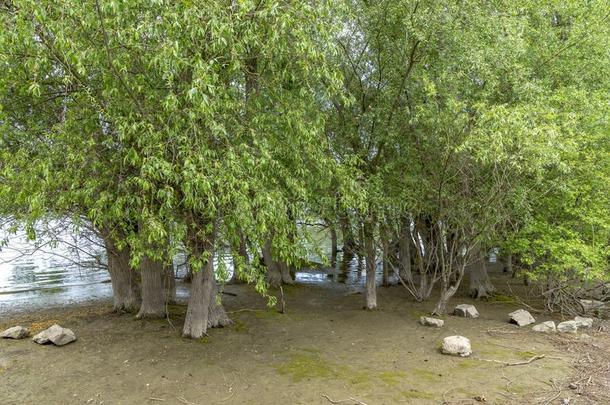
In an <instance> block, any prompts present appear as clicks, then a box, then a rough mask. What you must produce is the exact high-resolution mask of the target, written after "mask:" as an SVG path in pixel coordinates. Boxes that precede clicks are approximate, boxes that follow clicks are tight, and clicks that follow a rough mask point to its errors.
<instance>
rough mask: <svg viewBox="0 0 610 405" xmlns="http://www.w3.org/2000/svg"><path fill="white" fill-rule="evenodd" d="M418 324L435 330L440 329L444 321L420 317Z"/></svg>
mask: <svg viewBox="0 0 610 405" xmlns="http://www.w3.org/2000/svg"><path fill="white" fill-rule="evenodd" d="M419 323H421V324H422V325H424V326H434V327H436V328H442V327H443V325H444V324H445V321H443V320H442V319H436V318H430V317H428V316H422V317H420V318H419Z"/></svg>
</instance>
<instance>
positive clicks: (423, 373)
mask: <svg viewBox="0 0 610 405" xmlns="http://www.w3.org/2000/svg"><path fill="white" fill-rule="evenodd" d="M412 373H413V375H415V376H416V377H417V378H419V379H422V380H426V381H434V382H438V380H439V379H440V378H441V376H439V375H438V373H435V372H433V371H429V370H422V369H421V368H416V369H414V370H412Z"/></svg>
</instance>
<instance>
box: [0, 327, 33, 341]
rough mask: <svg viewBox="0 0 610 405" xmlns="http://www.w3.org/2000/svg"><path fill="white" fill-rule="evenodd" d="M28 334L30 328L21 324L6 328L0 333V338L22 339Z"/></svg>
mask: <svg viewBox="0 0 610 405" xmlns="http://www.w3.org/2000/svg"><path fill="white" fill-rule="evenodd" d="M29 334H30V330H29V329H28V328H24V327H23V326H13V327H12V328H8V329H7V330H5V331H4V332H2V333H0V338H4V339H23V338H26V337H28V336H29Z"/></svg>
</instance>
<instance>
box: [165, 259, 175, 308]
mask: <svg viewBox="0 0 610 405" xmlns="http://www.w3.org/2000/svg"><path fill="white" fill-rule="evenodd" d="M163 284H164V286H165V301H166V302H168V303H170V304H174V303H175V302H176V273H175V271H174V266H173V264H166V265H165V266H164V272H163Z"/></svg>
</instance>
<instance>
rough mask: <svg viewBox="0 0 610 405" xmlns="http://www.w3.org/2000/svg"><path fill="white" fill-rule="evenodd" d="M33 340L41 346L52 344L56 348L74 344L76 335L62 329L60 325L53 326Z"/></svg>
mask: <svg viewBox="0 0 610 405" xmlns="http://www.w3.org/2000/svg"><path fill="white" fill-rule="evenodd" d="M32 340H33V341H34V342H36V343H38V344H39V345H44V344H46V343H49V342H51V343H53V344H54V345H56V346H63V345H67V344H68V343H70V342H74V341H75V340H76V335H75V334H74V332H72V330H70V329H67V328H62V327H61V326H59V325H53V326H51V327H50V328H48V329H45V330H43V331H42V332H40V333H39V334H37V335H36V336H34V337H33V338H32Z"/></svg>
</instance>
